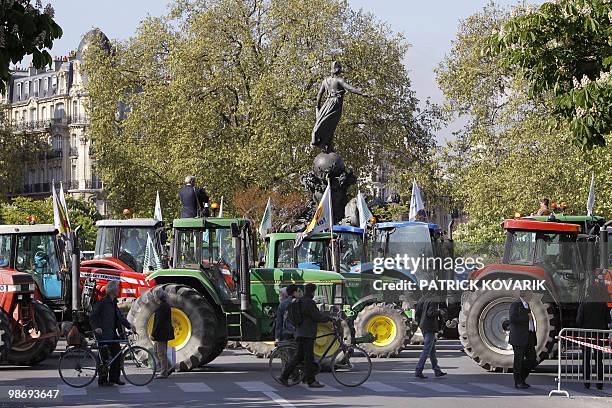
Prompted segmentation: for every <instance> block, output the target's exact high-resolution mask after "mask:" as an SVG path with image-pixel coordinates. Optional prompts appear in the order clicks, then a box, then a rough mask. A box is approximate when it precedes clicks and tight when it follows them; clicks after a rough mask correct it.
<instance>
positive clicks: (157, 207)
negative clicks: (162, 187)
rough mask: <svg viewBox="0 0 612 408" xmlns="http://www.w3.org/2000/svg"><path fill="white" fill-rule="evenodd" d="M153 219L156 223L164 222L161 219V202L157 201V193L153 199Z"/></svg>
mask: <svg viewBox="0 0 612 408" xmlns="http://www.w3.org/2000/svg"><path fill="white" fill-rule="evenodd" d="M153 218H154V219H156V220H157V221H163V220H164V218H163V217H162V211H161V201H159V191H158V192H157V196H156V197H155V211H153Z"/></svg>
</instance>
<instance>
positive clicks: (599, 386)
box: [596, 383, 603, 391]
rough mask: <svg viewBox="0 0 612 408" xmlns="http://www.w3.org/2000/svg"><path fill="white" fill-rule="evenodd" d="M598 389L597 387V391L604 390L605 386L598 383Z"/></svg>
mask: <svg viewBox="0 0 612 408" xmlns="http://www.w3.org/2000/svg"><path fill="white" fill-rule="evenodd" d="M596 387H597V389H598V390H599V391H601V390H603V384H601V383H598V384H597V385H596Z"/></svg>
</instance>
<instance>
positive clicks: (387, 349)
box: [355, 303, 409, 358]
mask: <svg viewBox="0 0 612 408" xmlns="http://www.w3.org/2000/svg"><path fill="white" fill-rule="evenodd" d="M408 328H409V325H408V318H407V317H406V315H405V314H404V312H403V311H402V310H401V309H400V308H399V307H397V306H396V305H394V304H391V303H374V304H371V305H368V306H366V307H364V308H363V310H362V311H360V312H359V313H358V314H357V317H356V318H355V336H356V337H358V338H359V337H363V336H365V335H367V334H368V333H370V334H372V335H373V336H374V337H375V338H376V340H374V341H373V342H372V343H363V344H361V345H360V346H361V347H362V348H363V349H364V350H365V351H366V352H367V353H368V354H369V355H370V357H379V358H388V357H397V356H398V355H399V353H400V352H401V351H402V349H403V348H404V343H405V341H406V332H407V331H408Z"/></svg>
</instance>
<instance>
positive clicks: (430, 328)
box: [414, 293, 446, 378]
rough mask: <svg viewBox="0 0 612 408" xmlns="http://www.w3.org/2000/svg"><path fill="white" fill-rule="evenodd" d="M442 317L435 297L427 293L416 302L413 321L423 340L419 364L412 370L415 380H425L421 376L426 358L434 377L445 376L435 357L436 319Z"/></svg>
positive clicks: (423, 376) (437, 327)
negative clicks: (429, 362) (417, 326)
mask: <svg viewBox="0 0 612 408" xmlns="http://www.w3.org/2000/svg"><path fill="white" fill-rule="evenodd" d="M443 315H444V312H443V311H442V310H440V308H439V306H438V302H437V299H436V297H435V295H433V294H431V293H427V294H425V295H424V296H423V297H421V299H419V301H418V302H417V306H416V311H415V319H416V321H417V322H418V323H419V327H420V328H421V332H422V333H423V340H424V342H423V350H421V355H420V357H419V362H418V363H417V366H416V369H415V370H414V376H415V377H417V378H427V377H426V376H425V375H423V369H424V368H425V362H426V361H427V358H429V361H431V368H432V369H433V371H434V373H435V376H436V377H443V376H445V375H446V373H445V372H444V371H442V369H441V368H440V366H439V365H438V358H437V357H436V333H438V331H439V330H440V327H439V325H438V319H439V318H440V317H442V316H443Z"/></svg>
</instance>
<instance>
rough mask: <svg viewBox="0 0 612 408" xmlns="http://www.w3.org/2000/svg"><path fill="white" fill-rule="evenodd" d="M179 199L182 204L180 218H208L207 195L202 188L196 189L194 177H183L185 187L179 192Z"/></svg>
mask: <svg viewBox="0 0 612 408" xmlns="http://www.w3.org/2000/svg"><path fill="white" fill-rule="evenodd" d="M179 198H180V199H181V203H183V209H182V210H181V218H194V217H198V216H202V217H209V216H210V210H209V208H208V195H207V194H206V191H204V189H203V188H201V187H196V178H195V177H194V176H187V177H185V185H184V186H183V187H182V188H181V189H180V190H179Z"/></svg>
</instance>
